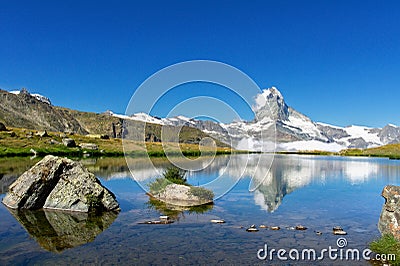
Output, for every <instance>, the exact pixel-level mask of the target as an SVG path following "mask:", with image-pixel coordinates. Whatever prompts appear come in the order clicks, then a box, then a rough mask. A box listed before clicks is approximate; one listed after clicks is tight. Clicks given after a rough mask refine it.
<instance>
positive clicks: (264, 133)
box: [112, 87, 400, 151]
mask: <svg viewBox="0 0 400 266" xmlns="http://www.w3.org/2000/svg"><path fill="white" fill-rule="evenodd" d="M253 111H254V113H255V119H254V120H252V121H235V122H232V123H228V124H224V123H216V122H214V121H208V120H207V121H204V120H195V119H191V118H188V117H185V116H177V117H172V118H158V117H152V116H150V115H148V114H145V113H137V114H133V115H131V116H124V115H117V114H112V115H113V116H116V117H120V118H123V119H131V120H136V121H145V122H148V123H154V124H159V125H173V126H182V125H185V126H189V127H195V128H198V129H199V130H201V131H203V132H205V133H207V134H209V135H210V136H212V137H214V138H215V139H218V140H220V141H222V142H224V143H227V144H229V145H231V146H232V147H234V148H236V149H243V150H252V151H270V150H271V149H274V148H276V150H278V151H299V150H321V151H340V150H342V149H347V148H360V149H365V148H372V147H377V146H381V145H386V144H393V143H399V142H400V127H398V126H395V125H392V124H388V125H386V126H385V127H383V128H372V127H366V126H356V125H351V126H347V127H339V126H334V125H330V124H326V123H322V122H315V121H313V120H311V119H310V118H309V117H307V116H306V115H304V114H302V113H300V112H298V111H296V110H295V109H293V108H291V107H290V106H288V105H287V104H286V102H285V100H284V97H283V96H282V94H281V92H280V91H279V90H278V89H277V88H275V87H272V88H269V89H264V90H263V91H262V92H261V93H260V94H258V95H256V96H255V104H254V105H253ZM273 142H275V143H276V147H274V145H273Z"/></svg>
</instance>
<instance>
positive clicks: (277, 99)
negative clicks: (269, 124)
mask: <svg viewBox="0 0 400 266" xmlns="http://www.w3.org/2000/svg"><path fill="white" fill-rule="evenodd" d="M254 100H255V105H253V111H254V112H255V113H256V118H257V120H261V119H263V118H266V117H268V118H270V119H273V120H287V119H288V117H289V110H288V106H287V105H286V103H285V101H284V99H283V96H282V94H281V92H280V91H279V90H278V89H277V88H276V87H271V88H269V89H264V90H263V91H262V92H261V93H259V94H258V95H257V96H256V97H255V99H254Z"/></svg>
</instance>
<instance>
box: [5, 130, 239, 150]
mask: <svg viewBox="0 0 400 266" xmlns="http://www.w3.org/2000/svg"><path fill="white" fill-rule="evenodd" d="M9 130H10V131H2V132H0V157H12V156H24V157H25V156H32V155H33V152H32V151H31V149H33V150H35V151H36V155H37V156H45V155H48V154H52V155H58V156H68V157H83V156H84V155H85V154H89V155H90V156H96V157H98V156H110V157H111V156H124V155H128V156H132V157H138V156H146V155H149V156H151V157H165V156H166V154H165V153H166V151H167V152H168V155H181V154H183V155H184V156H187V157H188V156H190V157H199V156H205V155H213V154H217V155H222V154H230V153H232V152H240V151H232V149H231V148H229V147H225V146H221V147H217V148H216V151H215V150H214V148H213V147H208V146H205V147H201V148H202V150H201V151H200V147H199V145H198V144H191V143H179V144H177V143H164V144H162V143H160V142H148V143H145V144H143V143H140V142H138V141H132V140H124V142H123V141H122V140H121V139H113V138H110V139H100V138H93V137H90V136H84V135H79V134H70V135H68V136H67V137H68V138H71V139H73V140H75V142H76V144H80V143H94V144H96V145H97V146H98V147H99V149H98V150H84V149H80V148H69V147H65V146H64V145H63V144H62V143H61V142H62V137H61V135H62V133H60V132H48V135H49V136H48V137H39V136H36V135H35V133H36V132H37V131H36V130H30V129H23V128H9ZM11 133H13V134H11ZM51 142H53V144H51ZM57 142H58V143H57ZM164 149H165V150H164Z"/></svg>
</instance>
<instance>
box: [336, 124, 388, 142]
mask: <svg viewBox="0 0 400 266" xmlns="http://www.w3.org/2000/svg"><path fill="white" fill-rule="evenodd" d="M343 130H345V131H346V132H347V134H349V135H350V137H349V138H348V139H351V138H363V139H364V140H365V141H366V142H372V143H377V144H382V142H381V140H380V138H379V136H378V133H375V134H372V133H370V132H369V131H371V130H372V128H369V127H363V126H349V127H345V128H343Z"/></svg>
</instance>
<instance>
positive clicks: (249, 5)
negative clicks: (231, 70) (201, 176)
mask: <svg viewBox="0 0 400 266" xmlns="http://www.w3.org/2000/svg"><path fill="white" fill-rule="evenodd" d="M82 2H83V3H82ZM399 13H400V4H399V2H398V1H351V0H350V1H328V0H326V1H294V0H293V1H285V0H283V1H250V2H249V1H118V0H114V1H44V0H43V1H18V0H16V1H6V0H0V88H2V89H6V90H12V89H18V88H21V87H26V88H28V90H30V91H31V92H38V93H41V94H43V95H46V96H48V97H49V98H50V99H51V100H52V102H53V104H55V105H59V106H65V107H69V108H73V109H78V110H84V111H94V112H103V111H105V110H107V109H111V110H113V111H114V112H118V113H123V112H124V111H125V109H126V106H127V104H128V102H129V99H130V97H131V96H132V94H133V92H134V91H135V89H136V88H138V87H139V86H140V84H141V83H142V82H144V81H145V80H146V79H147V78H148V77H149V76H150V75H152V74H154V73H155V72H157V71H159V70H160V69H162V68H164V67H167V66H169V65H171V64H175V63H178V62H182V61H187V60H196V59H207V60H215V61H221V62H224V63H226V64H230V65H232V66H234V67H236V68H238V69H240V70H242V71H243V72H244V73H246V74H247V75H249V77H251V78H252V79H253V80H254V81H255V82H256V83H257V84H258V85H259V86H260V87H261V88H266V87H271V86H276V87H277V88H278V89H279V90H280V91H281V92H282V94H283V95H284V97H285V99H286V102H287V103H288V104H289V105H290V106H292V107H294V108H295V109H297V110H298V111H300V112H302V113H304V114H306V115H308V116H309V117H310V118H312V119H313V120H315V121H323V122H327V123H331V124H336V125H342V126H345V125H349V124H359V125H369V126H384V125H385V124H387V123H394V124H397V125H400V116H399V115H398V107H397V106H398V99H399V98H400V86H399V84H400V19H399V15H398V14H399ZM192 85H193V84H192ZM193 86H194V85H193ZM196 86H205V87H204V89H198V90H199V91H207V90H209V91H212V89H206V86H207V85H206V84H197V85H196ZM198 88H202V87H198ZM181 96H182V95H181ZM229 97H230V96H224V92H221V93H220V98H229ZM183 98H184V96H183ZM230 104H233V105H234V104H236V103H235V101H234V100H233V101H231V102H230ZM207 107H209V108H211V107H212V106H207ZM238 108H241V107H238ZM160 110H161V109H160ZM164 111H165V110H164ZM160 114H162V112H161V111H160ZM221 119H222V120H223V119H224V117H223V114H222V118H221ZM226 119H229V118H228V117H226Z"/></svg>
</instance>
